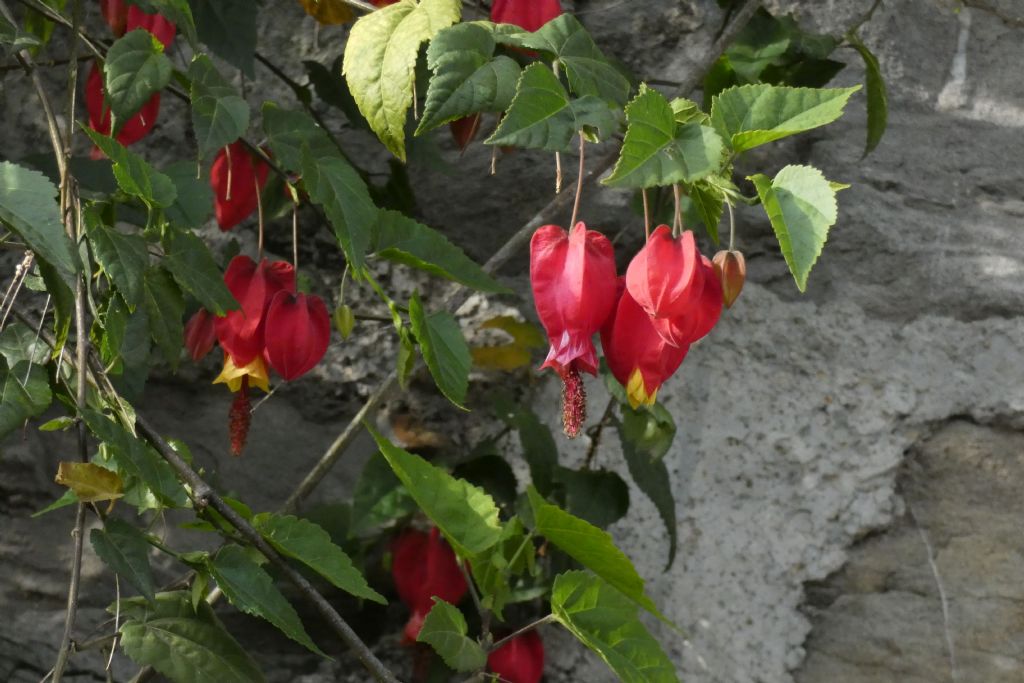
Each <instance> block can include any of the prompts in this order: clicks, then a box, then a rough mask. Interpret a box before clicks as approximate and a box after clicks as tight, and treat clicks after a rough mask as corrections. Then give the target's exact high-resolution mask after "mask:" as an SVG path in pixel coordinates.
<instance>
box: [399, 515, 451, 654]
mask: <svg viewBox="0 0 1024 683" xmlns="http://www.w3.org/2000/svg"><path fill="white" fill-rule="evenodd" d="M391 553H392V560H391V575H392V577H393V578H394V580H395V588H396V589H397V590H398V597H399V598H400V599H401V600H402V602H403V603H405V606H406V607H408V608H409V610H410V611H411V612H412V615H411V616H410V617H409V621H408V623H406V625H405V629H404V634H405V638H406V640H407V641H409V642H414V641H415V640H416V637H417V636H418V635H419V634H420V628H421V627H422V626H423V620H424V619H425V618H426V616H427V613H428V612H430V609H431V608H432V607H433V606H434V601H433V598H435V597H438V598H441V599H442V600H444V601H445V602H449V603H451V604H453V605H454V604H457V603H458V602H459V601H460V600H462V598H463V597H464V596H465V595H466V591H467V590H468V588H467V586H466V579H465V577H464V576H463V575H462V571H461V570H460V569H459V565H458V560H457V559H456V557H455V553H454V552H453V551H452V549H451V548H450V547H449V546H448V544H447V543H445V542H444V540H443V539H442V538H441V534H440V531H438V529H437V528H436V527H435V528H432V529H431V530H430V533H429V534H426V533H423V532H422V531H416V530H415V529H408V530H406V531H403V532H402V533H401V534H399V535H398V536H397V537H396V538H395V540H394V541H392V543H391Z"/></svg>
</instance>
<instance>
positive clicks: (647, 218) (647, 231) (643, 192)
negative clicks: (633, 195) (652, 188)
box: [640, 187, 651, 242]
mask: <svg viewBox="0 0 1024 683" xmlns="http://www.w3.org/2000/svg"><path fill="white" fill-rule="evenodd" d="M640 197H641V198H642V199H643V200H644V241H645V242H646V241H648V240H650V239H651V207H650V206H648V204H647V188H646V187H643V188H640Z"/></svg>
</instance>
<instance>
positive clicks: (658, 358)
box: [601, 278, 690, 408]
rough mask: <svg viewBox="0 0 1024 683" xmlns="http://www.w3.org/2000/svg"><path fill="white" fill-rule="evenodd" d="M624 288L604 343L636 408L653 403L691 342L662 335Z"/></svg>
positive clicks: (610, 363)
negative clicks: (679, 342) (674, 341)
mask: <svg viewBox="0 0 1024 683" xmlns="http://www.w3.org/2000/svg"><path fill="white" fill-rule="evenodd" d="M620 282H621V278H620ZM622 290H623V291H622V296H621V297H620V298H619V305H618V307H617V308H616V310H615V313H614V314H613V315H612V317H611V318H609V320H608V322H607V323H605V325H604V327H603V328H602V329H601V347H602V348H603V349H604V357H605V360H607V361H608V369H609V370H611V371H612V375H614V376H615V379H617V380H619V383H620V384H622V386H623V387H625V388H626V396H627V397H628V398H629V403H630V405H632V406H633V407H634V408H637V407H638V406H640V405H641V404H644V405H651V404H652V403H654V401H655V399H656V397H657V395H658V388H659V387H660V386H661V384H662V383H663V382H664V381H665V380H667V379H668V378H669V377H671V376H672V375H673V374H674V373H675V371H676V370H677V369H678V368H679V366H680V364H681V363H682V362H683V359H684V358H686V352H687V351H689V349H690V346H689V344H685V345H682V346H673V345H672V344H669V343H668V342H666V341H665V340H664V339H662V338H661V335H659V334H658V330H657V329H656V328H655V325H654V322H653V321H652V319H651V316H649V315H648V314H647V312H646V311H644V309H642V308H640V305H639V304H638V303H637V302H636V301H634V300H633V297H632V296H631V295H630V293H629V291H628V290H626V289H625V287H622Z"/></svg>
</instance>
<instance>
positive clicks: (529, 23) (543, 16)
mask: <svg viewBox="0 0 1024 683" xmlns="http://www.w3.org/2000/svg"><path fill="white" fill-rule="evenodd" d="M561 13H562V5H561V3H560V2H559V0H494V2H493V3H491V21H493V22H494V23H496V24H515V25H516V26H520V27H522V28H524V29H526V30H527V31H536V30H537V29H539V28H540V27H541V26H543V25H544V24H546V23H548V22H549V21H551V20H552V19H554V18H555V17H557V16H558V15H560V14H561Z"/></svg>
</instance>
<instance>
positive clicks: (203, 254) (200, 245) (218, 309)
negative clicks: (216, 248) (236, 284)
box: [163, 231, 238, 316]
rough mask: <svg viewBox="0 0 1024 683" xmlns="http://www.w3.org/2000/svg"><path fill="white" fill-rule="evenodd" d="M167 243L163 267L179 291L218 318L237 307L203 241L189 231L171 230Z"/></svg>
mask: <svg viewBox="0 0 1024 683" xmlns="http://www.w3.org/2000/svg"><path fill="white" fill-rule="evenodd" d="M168 241H169V242H170V244H169V245H168V249H167V254H166V255H165V256H164V259H163V265H164V266H165V267H166V268H167V270H169V271H170V272H171V275H173V276H174V280H175V281H176V282H177V283H178V284H179V285H180V286H181V288H182V289H183V290H185V291H186V292H189V293H190V294H192V296H194V297H195V298H196V299H197V300H198V301H199V303H201V304H202V305H203V307H204V308H205V309H206V310H208V311H210V312H211V313H216V314H217V315H220V316H222V315H224V314H226V313H227V312H228V311H231V310H234V309H236V308H238V302H236V301H235V297H233V296H232V295H231V292H230V291H228V288H227V286H225V284H224V276H223V275H222V274H221V272H220V268H218V267H217V263H216V262H215V261H214V260H213V255H211V254H210V250H209V248H208V247H207V246H206V243H205V242H203V240H201V239H199V238H198V237H196V236H195V235H194V234H192V233H191V232H180V231H175V232H172V233H170V235H169V237H168Z"/></svg>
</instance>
